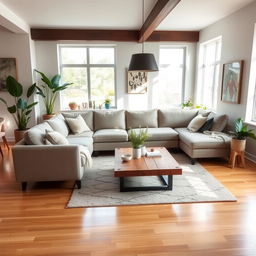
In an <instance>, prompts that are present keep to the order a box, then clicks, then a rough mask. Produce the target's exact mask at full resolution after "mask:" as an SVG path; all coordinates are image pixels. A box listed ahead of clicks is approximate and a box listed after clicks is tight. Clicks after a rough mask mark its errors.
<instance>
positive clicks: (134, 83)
mask: <svg viewBox="0 0 256 256" xmlns="http://www.w3.org/2000/svg"><path fill="white" fill-rule="evenodd" d="M147 82H148V73H147V72H141V71H128V93H131V94H143V93H146V92H147Z"/></svg>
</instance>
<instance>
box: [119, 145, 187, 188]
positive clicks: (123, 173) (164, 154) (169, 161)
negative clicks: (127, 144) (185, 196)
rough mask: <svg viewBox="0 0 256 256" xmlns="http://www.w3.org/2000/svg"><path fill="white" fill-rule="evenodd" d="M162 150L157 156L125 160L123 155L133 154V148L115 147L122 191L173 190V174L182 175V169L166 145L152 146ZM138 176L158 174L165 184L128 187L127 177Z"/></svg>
mask: <svg viewBox="0 0 256 256" xmlns="http://www.w3.org/2000/svg"><path fill="white" fill-rule="evenodd" d="M151 149H154V150H158V151H160V152H161V156H157V157H141V158H139V159H132V160H130V161H128V162H123V161H122V159H121V155H123V154H132V149H131V148H116V149H115V172H114V173H115V177H119V178H120V192H127V191H147V190H172V186H173V177H172V176H173V175H181V174H182V169H181V167H180V166H179V164H178V163H177V162H176V160H175V159H174V158H173V157H172V155H171V154H170V153H169V151H168V150H167V149H166V148H165V147H150V148H147V150H148V151H150V150H151ZM136 176H158V177H159V178H160V180H161V182H162V184H163V185H160V186H143V187H126V186H125V178H126V177H136Z"/></svg>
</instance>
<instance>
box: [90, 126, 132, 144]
mask: <svg viewBox="0 0 256 256" xmlns="http://www.w3.org/2000/svg"><path fill="white" fill-rule="evenodd" d="M93 140H94V142H117V141H119V142H123V141H128V134H127V131H126V130H122V129H102V130H98V131H96V132H95V133H94V135H93Z"/></svg>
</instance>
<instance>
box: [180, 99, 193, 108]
mask: <svg viewBox="0 0 256 256" xmlns="http://www.w3.org/2000/svg"><path fill="white" fill-rule="evenodd" d="M192 107H193V102H192V100H187V101H184V102H183V103H181V108H182V109H184V108H185V109H187V108H188V109H190V108H192Z"/></svg>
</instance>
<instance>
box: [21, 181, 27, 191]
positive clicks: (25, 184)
mask: <svg viewBox="0 0 256 256" xmlns="http://www.w3.org/2000/svg"><path fill="white" fill-rule="evenodd" d="M27 185H28V183H27V182H26V181H23V182H21V189H22V191H26V189H27Z"/></svg>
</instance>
